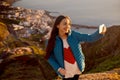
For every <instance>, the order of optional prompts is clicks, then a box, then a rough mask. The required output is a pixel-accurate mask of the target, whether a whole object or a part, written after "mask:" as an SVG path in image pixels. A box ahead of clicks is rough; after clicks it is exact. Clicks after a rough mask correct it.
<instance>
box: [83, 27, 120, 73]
mask: <svg viewBox="0 0 120 80" xmlns="http://www.w3.org/2000/svg"><path fill="white" fill-rule="evenodd" d="M83 52H84V53H85V56H86V71H87V72H88V71H89V72H102V71H107V70H111V69H113V68H119V67H120V58H119V57H120V26H111V27H110V28H108V30H107V33H106V34H105V35H104V37H103V38H102V39H100V40H98V41H96V42H93V43H85V44H83Z"/></svg>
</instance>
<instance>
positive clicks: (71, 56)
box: [46, 15, 106, 80]
mask: <svg viewBox="0 0 120 80" xmlns="http://www.w3.org/2000/svg"><path fill="white" fill-rule="evenodd" d="M100 28H101V29H100ZM100 28H99V29H100V30H97V31H96V32H95V33H94V34H91V35H88V34H81V33H78V32H75V31H72V30H71V20H70V18H69V17H68V16H63V15H60V16H58V17H57V19H56V21H55V23H54V26H53V29H52V32H51V36H50V39H49V41H48V45H47V48H46V53H47V54H46V58H47V59H48V62H49V63H50V65H51V66H52V67H53V69H54V70H55V71H56V73H58V74H59V75H61V76H62V77H63V80H78V77H79V74H81V73H82V72H83V71H84V68H85V58H84V55H83V53H82V51H81V46H80V43H81V42H93V41H96V40H98V39H99V38H101V37H102V36H103V34H104V33H105V32H106V27H105V26H102V27H100Z"/></svg>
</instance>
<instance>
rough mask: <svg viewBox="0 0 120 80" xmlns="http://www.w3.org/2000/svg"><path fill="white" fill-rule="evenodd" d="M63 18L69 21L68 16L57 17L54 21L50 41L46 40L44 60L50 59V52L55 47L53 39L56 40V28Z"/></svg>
mask: <svg viewBox="0 0 120 80" xmlns="http://www.w3.org/2000/svg"><path fill="white" fill-rule="evenodd" d="M65 18H67V19H69V20H70V18H69V17H68V16H64V15H60V16H58V17H57V18H56V20H55V23H54V25H53V29H52V32H51V35H50V39H49V40H48V45H47V48H46V56H45V58H46V59H48V58H49V57H50V53H51V52H52V50H53V48H54V46H55V39H56V36H57V35H58V28H57V26H58V25H59V24H60V22H61V21H62V20H63V19H65ZM70 22H71V20H70Z"/></svg>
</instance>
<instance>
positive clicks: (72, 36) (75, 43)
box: [48, 30, 103, 74]
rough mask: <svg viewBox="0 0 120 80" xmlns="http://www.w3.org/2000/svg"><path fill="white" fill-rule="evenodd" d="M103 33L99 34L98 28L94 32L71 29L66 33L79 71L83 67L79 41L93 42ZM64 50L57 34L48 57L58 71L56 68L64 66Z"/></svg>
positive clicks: (83, 60)
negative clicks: (85, 32)
mask: <svg viewBox="0 0 120 80" xmlns="http://www.w3.org/2000/svg"><path fill="white" fill-rule="evenodd" d="M102 36H103V35H101V34H99V30H97V31H96V32H95V33H93V34H91V35H89V34H81V33H79V32H75V31H71V32H70V33H69V35H68V38H67V41H68V44H69V46H70V48H71V50H72V53H73V55H74V57H75V59H76V62H77V64H78V67H79V69H80V71H82V72H83V71H84V69H85V57H84V54H83V53H82V49H81V45H80V43H81V42H93V41H96V40H98V39H99V38H101V37H102ZM63 55H64V52H63V42H62V40H61V38H60V37H59V36H57V37H56V42H55V47H54V50H53V51H52V53H51V55H50V57H49V58H48V62H49V64H50V65H51V66H52V67H53V69H54V70H55V71H56V73H58V69H59V68H60V67H61V68H64V56H63ZM58 74H59V73H58Z"/></svg>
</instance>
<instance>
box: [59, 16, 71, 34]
mask: <svg viewBox="0 0 120 80" xmlns="http://www.w3.org/2000/svg"><path fill="white" fill-rule="evenodd" d="M57 28H58V29H59V33H63V34H66V33H68V32H69V31H70V29H71V23H70V20H69V19H67V18H65V19H63V20H62V21H61V22H60V24H59V25H58V26H57Z"/></svg>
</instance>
